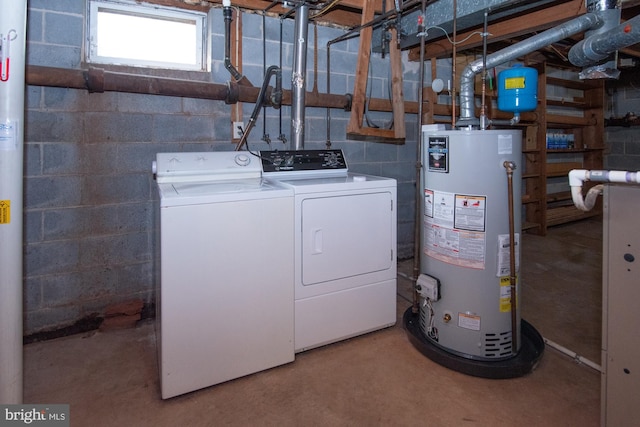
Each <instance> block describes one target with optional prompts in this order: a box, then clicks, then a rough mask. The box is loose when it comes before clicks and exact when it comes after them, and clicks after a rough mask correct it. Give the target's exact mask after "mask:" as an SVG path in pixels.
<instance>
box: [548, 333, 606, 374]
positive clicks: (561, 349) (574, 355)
mask: <svg viewBox="0 0 640 427" xmlns="http://www.w3.org/2000/svg"><path fill="white" fill-rule="evenodd" d="M543 340H544V343H545V344H546V345H548V346H549V347H551V348H553V349H555V350H558V351H559V352H560V353H563V354H566V355H567V356H569V357H571V358H572V359H573V360H575V361H576V362H577V363H582V364H584V365H587V366H588V367H590V368H592V369H595V370H596V371H598V372H602V367H601V366H600V365H598V364H597V363H595V362H592V361H591V360H589V359H586V358H584V357H582V356H580V355H578V353H576V352H573V351H571V350H569V349H568V348H566V347H564V346H562V345H560V344H558V343H556V342H553V341H551V340H549V339H547V338H543Z"/></svg>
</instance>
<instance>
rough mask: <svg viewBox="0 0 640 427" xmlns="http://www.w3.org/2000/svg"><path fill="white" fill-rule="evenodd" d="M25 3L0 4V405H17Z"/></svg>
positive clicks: (19, 384)
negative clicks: (0, 42)
mask: <svg viewBox="0 0 640 427" xmlns="http://www.w3.org/2000/svg"><path fill="white" fill-rule="evenodd" d="M26 28H27V0H2V2H1V3H0V37H1V40H2V52H1V55H0V57H1V58H2V69H1V70H0V76H2V78H1V79H0V403H5V404H12V403H14V404H19V403H22V394H23V380H22V203H23V201H22V199H23V197H22V162H23V146H24V92H25V87H24V81H25V46H26V40H27V39H26Z"/></svg>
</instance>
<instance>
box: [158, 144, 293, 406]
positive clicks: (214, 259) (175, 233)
mask: <svg viewBox="0 0 640 427" xmlns="http://www.w3.org/2000/svg"><path fill="white" fill-rule="evenodd" d="M154 169H155V173H156V179H157V181H158V190H159V196H160V284H159V288H158V290H157V296H158V301H157V309H158V313H157V326H158V355H159V369H160V383H161V389H162V398H169V397H173V396H176V395H179V394H183V393H187V392H190V391H193V390H197V389H200V388H203V387H207V386H211V385H214V384H218V383H221V382H223V381H228V380H232V379H234V378H238V377H241V376H244V375H248V374H251V373H254V372H258V371H261V370H264V369H268V368H272V367H274V366H278V365H281V364H285V363H288V362H292V361H293V360H294V356H295V354H294V330H293V325H294V303H293V301H294V289H293V273H294V268H293V258H294V255H293V229H292V227H291V224H292V223H293V221H294V218H293V211H294V206H293V192H292V190H291V188H289V187H286V186H283V185H280V184H278V183H277V182H266V181H264V180H263V179H262V178H261V172H262V171H261V167H260V161H259V159H258V158H257V157H254V156H252V155H250V154H247V153H237V152H210V153H160V154H158V155H157V158H156V162H155V163H154Z"/></svg>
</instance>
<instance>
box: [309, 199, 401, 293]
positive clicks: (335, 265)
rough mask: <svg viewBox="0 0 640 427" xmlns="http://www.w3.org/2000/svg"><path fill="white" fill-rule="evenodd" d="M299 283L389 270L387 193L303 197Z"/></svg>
mask: <svg viewBox="0 0 640 427" xmlns="http://www.w3.org/2000/svg"><path fill="white" fill-rule="evenodd" d="M301 213H302V224H301V225H302V230H301V232H302V236H301V237H302V260H301V264H302V272H301V273H302V284H303V285H304V286H309V285H314V284H318V283H324V282H328V281H331V280H338V279H343V278H349V277H354V276H359V275H363V274H368V273H372V272H376V271H382V270H388V269H389V268H390V267H391V266H392V263H393V258H394V248H393V244H394V243H393V229H394V228H393V226H394V221H395V216H394V212H393V203H392V195H391V193H390V192H384V191H383V192H377V193H367V194H350V195H342V196H333V197H326V196H325V197H320V196H319V197H315V198H307V199H304V200H303V201H302V206H301Z"/></svg>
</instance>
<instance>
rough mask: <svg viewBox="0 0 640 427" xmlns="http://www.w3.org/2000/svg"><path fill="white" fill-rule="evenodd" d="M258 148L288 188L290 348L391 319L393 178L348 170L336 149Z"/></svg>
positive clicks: (268, 171)
mask: <svg viewBox="0 0 640 427" xmlns="http://www.w3.org/2000/svg"><path fill="white" fill-rule="evenodd" d="M260 154H261V157H262V167H263V177H265V178H268V179H269V180H273V181H277V182H280V183H281V184H284V185H286V186H288V187H289V188H291V189H293V192H294V200H295V215H294V228H295V235H294V242H295V243H294V247H295V249H294V259H295V262H294V270H295V351H296V352H301V351H305V350H308V349H311V348H315V347H319V346H322V345H325V344H329V343H333V342H336V341H340V340H343V339H346V338H350V337H354V336H357V335H360V334H364V333H367V332H371V331H375V330H378V329H381V328H385V327H388V326H391V325H394V324H395V322H396V285H397V282H396V281H397V278H396V272H397V269H396V265H397V263H396V246H397V244H396V242H397V237H396V228H397V225H396V224H397V223H396V218H397V213H396V193H397V184H396V181H395V180H394V179H391V178H382V177H375V176H368V175H360V174H354V173H349V172H348V167H347V163H346V161H345V159H344V155H343V153H342V151H341V150H305V151H263V152H261V153H260Z"/></svg>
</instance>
